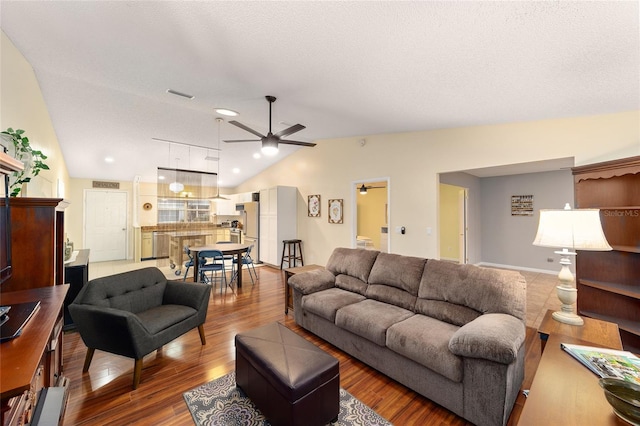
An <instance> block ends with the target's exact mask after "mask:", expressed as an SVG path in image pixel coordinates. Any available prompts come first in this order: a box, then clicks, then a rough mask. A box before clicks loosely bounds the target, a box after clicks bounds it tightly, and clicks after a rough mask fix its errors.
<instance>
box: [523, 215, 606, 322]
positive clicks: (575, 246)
mask: <svg viewBox="0 0 640 426" xmlns="http://www.w3.org/2000/svg"><path fill="white" fill-rule="evenodd" d="M533 245H534V246H541V247H555V248H561V249H562V250H560V251H556V252H555V253H556V254H559V255H560V265H562V268H561V269H560V273H559V274H558V280H559V281H560V285H558V286H556V292H557V294H558V299H560V302H561V303H562V308H561V310H560V311H556V312H554V313H553V318H554V319H555V320H556V321H560V322H562V323H565V324H571V325H582V324H584V321H583V320H582V318H580V317H579V316H578V315H576V314H575V313H574V311H573V304H574V303H576V301H577V300H578V289H577V288H576V287H575V285H574V278H573V274H572V273H571V270H570V269H569V266H570V265H571V260H570V259H569V256H576V254H577V253H576V252H575V251H574V250H590V251H607V250H612V248H611V246H610V245H609V243H608V242H607V239H606V238H605V236H604V231H603V230H602V224H601V223H600V210H598V209H576V210H572V209H571V207H570V206H569V203H567V204H566V205H565V207H564V210H549V209H543V210H540V222H539V224H538V232H537V234H536V238H535V240H534V241H533Z"/></svg>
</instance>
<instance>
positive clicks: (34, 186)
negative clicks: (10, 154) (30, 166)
mask: <svg viewBox="0 0 640 426" xmlns="http://www.w3.org/2000/svg"><path fill="white" fill-rule="evenodd" d="M0 53H1V54H2V57H1V59H0V89H1V94H2V96H0V129H1V130H6V129H7V128H9V127H11V128H13V129H14V130H17V129H23V130H24V131H25V136H27V137H28V138H29V142H30V143H31V145H32V146H33V148H34V149H38V150H40V151H42V152H43V153H44V154H45V155H46V156H47V157H48V158H47V160H46V161H45V162H46V164H47V165H48V166H49V168H50V170H43V171H41V172H40V175H39V176H37V177H36V178H35V179H32V181H31V182H30V183H29V184H28V185H27V194H26V195H27V196H29V197H58V196H64V198H68V187H69V173H68V172H67V167H66V164H65V162H64V158H63V156H62V151H61V150H60V145H59V144H58V138H57V136H56V132H55V130H54V128H53V124H52V123H51V118H50V117H49V111H48V110H47V106H46V104H45V102H44V98H43V97H42V92H41V91H40V85H39V84H38V80H37V78H36V76H35V74H34V72H33V69H32V68H31V65H30V64H29V62H27V60H26V59H25V58H24V57H23V56H22V54H21V53H20V52H19V51H18V50H17V49H16V48H15V46H14V45H13V43H11V40H9V38H8V37H7V36H6V35H5V34H4V32H2V35H1V36H0ZM58 187H60V188H61V191H62V194H60V193H59V191H58ZM69 209H73V205H71V206H70V207H69ZM67 211H68V210H67Z"/></svg>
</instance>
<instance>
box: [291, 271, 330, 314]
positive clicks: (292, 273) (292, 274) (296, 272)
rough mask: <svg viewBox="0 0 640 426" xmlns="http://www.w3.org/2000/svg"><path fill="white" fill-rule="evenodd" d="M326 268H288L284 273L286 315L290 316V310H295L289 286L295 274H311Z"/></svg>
mask: <svg viewBox="0 0 640 426" xmlns="http://www.w3.org/2000/svg"><path fill="white" fill-rule="evenodd" d="M321 268H324V266H320V265H305V266H297V267H295V268H286V269H283V271H284V314H285V315H288V314H289V308H291V309H293V294H292V292H293V290H292V289H291V287H290V286H289V278H291V277H292V276H294V275H295V274H299V273H301V272H309V271H314V270H316V269H321Z"/></svg>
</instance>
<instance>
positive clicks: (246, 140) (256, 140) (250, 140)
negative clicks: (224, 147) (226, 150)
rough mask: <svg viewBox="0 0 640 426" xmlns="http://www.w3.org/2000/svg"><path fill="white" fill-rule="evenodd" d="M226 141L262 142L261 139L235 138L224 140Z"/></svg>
mask: <svg viewBox="0 0 640 426" xmlns="http://www.w3.org/2000/svg"><path fill="white" fill-rule="evenodd" d="M222 142H226V143H234V142H260V139H233V140H230V141H222Z"/></svg>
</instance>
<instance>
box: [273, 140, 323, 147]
mask: <svg viewBox="0 0 640 426" xmlns="http://www.w3.org/2000/svg"><path fill="white" fill-rule="evenodd" d="M279 142H280V143H284V144H287V145H300V146H316V144H315V143H312V142H302V141H288V140H287V141H285V140H282V139H280V141H279Z"/></svg>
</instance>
